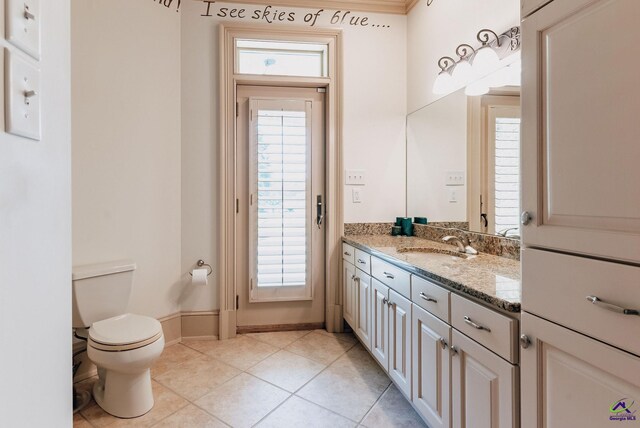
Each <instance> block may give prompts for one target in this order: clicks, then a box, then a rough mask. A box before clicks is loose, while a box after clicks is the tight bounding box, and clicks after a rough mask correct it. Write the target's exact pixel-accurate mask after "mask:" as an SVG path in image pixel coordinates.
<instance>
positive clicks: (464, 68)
mask: <svg viewBox="0 0 640 428" xmlns="http://www.w3.org/2000/svg"><path fill="white" fill-rule="evenodd" d="M476 38H477V39H478V41H479V42H480V43H481V44H482V45H481V46H480V47H479V48H478V49H477V50H476V49H474V48H473V47H472V46H470V45H468V44H466V43H463V44H461V45H458V47H457V48H456V54H457V55H458V57H459V59H458V60H457V61H455V60H453V59H452V58H451V57H448V56H444V57H442V58H440V59H439V60H438V67H440V70H441V71H440V73H439V74H438V76H437V77H436V80H435V82H434V85H433V93H434V94H439V95H441V94H447V93H450V92H452V91H454V90H457V89H459V88H462V87H464V86H467V85H470V83H471V82H476V81H478V80H479V79H481V78H484V77H486V76H488V75H490V74H491V73H493V72H494V71H496V70H498V69H500V67H502V66H504V65H505V63H506V64H508V63H509V62H510V61H507V57H509V56H511V55H512V54H513V53H516V52H518V51H519V50H520V27H512V28H510V29H509V30H507V31H505V32H504V33H502V34H500V35H498V34H497V33H496V32H495V31H493V30H490V29H487V28H484V29H482V30H480V31H479V32H478V34H477V36H476ZM485 83H486V82H484V83H482V84H480V83H478V84H476V85H474V86H473V88H469V89H468V92H469V95H471V94H481V93H486V92H487V91H488V88H489V86H488V85H486V84H485ZM482 88H485V89H482Z"/></svg>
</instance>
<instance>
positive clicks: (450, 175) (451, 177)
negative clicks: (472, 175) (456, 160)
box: [444, 171, 465, 186]
mask: <svg viewBox="0 0 640 428" xmlns="http://www.w3.org/2000/svg"><path fill="white" fill-rule="evenodd" d="M445 174H446V176H445V183H444V184H445V186H464V184H465V183H464V182H465V180H464V175H465V174H464V171H447V172H446V173H445Z"/></svg>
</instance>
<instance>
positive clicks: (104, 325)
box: [89, 314, 162, 346]
mask: <svg viewBox="0 0 640 428" xmlns="http://www.w3.org/2000/svg"><path fill="white" fill-rule="evenodd" d="M161 332H162V326H161V325H160V322H159V321H158V320H156V319H154V318H151V317H145V316H143V315H134V314H124V315H119V316H117V317H113V318H109V319H106V320H102V321H98V322H95V323H93V325H92V326H91V328H90V329H89V337H90V338H91V340H93V341H94V342H97V343H101V344H104V345H112V346H115V345H128V344H132V343H139V342H143V341H145V340H147V339H150V338H152V337H154V336H157V335H158V334H160V333H161Z"/></svg>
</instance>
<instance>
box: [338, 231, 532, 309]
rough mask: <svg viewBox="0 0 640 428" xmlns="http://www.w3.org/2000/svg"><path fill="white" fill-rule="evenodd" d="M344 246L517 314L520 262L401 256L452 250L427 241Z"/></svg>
mask: <svg viewBox="0 0 640 428" xmlns="http://www.w3.org/2000/svg"><path fill="white" fill-rule="evenodd" d="M342 239H343V241H344V242H346V243H347V244H349V245H353V246H354V247H356V248H360V249H361V250H364V251H367V252H369V253H371V254H372V255H374V256H377V257H380V258H382V259H384V260H386V261H388V262H390V263H393V264H395V265H397V266H399V267H401V268H403V269H405V270H408V271H409V272H412V273H414V274H417V275H419V276H422V277H424V278H427V279H430V280H433V281H435V282H438V283H440V284H442V285H445V286H447V287H450V288H452V289H454V290H455V291H458V292H459V294H462V295H465V294H466V295H469V296H473V297H475V298H477V299H479V300H482V301H484V302H486V303H488V304H490V305H493V306H496V307H498V308H500V309H503V310H506V311H509V312H520V302H521V298H522V287H521V282H520V262H518V261H516V260H511V259H507V258H504V257H498V256H492V255H488V254H484V253H480V254H478V255H477V256H471V255H467V258H466V259H463V258H460V257H455V256H447V255H443V254H437V255H432V254H429V253H424V252H413V251H411V252H403V249H410V248H417V247H422V248H427V249H433V250H435V251H441V252H445V253H446V252H450V251H451V250H455V247H453V246H451V245H447V244H443V243H439V242H435V241H430V240H428V239H423V238H416V237H406V236H390V235H349V236H345V237H343V238H342Z"/></svg>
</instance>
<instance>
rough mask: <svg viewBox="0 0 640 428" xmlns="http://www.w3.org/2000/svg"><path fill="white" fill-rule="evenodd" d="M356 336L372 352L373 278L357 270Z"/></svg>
mask: <svg viewBox="0 0 640 428" xmlns="http://www.w3.org/2000/svg"><path fill="white" fill-rule="evenodd" d="M356 288H357V291H356V297H357V299H358V300H357V302H356V306H357V315H356V317H357V320H356V335H358V337H359V338H360V340H361V341H362V344H363V345H364V346H365V347H366V348H367V349H369V350H371V277H370V276H369V275H367V274H365V273H364V272H362V271H361V270H360V269H356Z"/></svg>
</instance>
